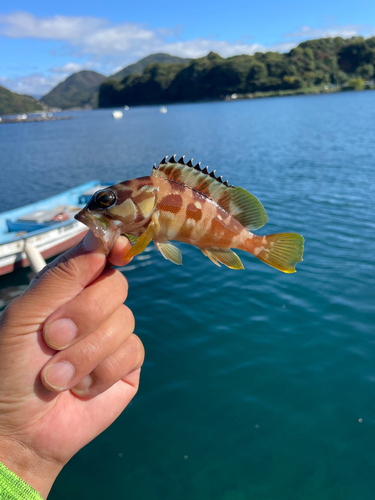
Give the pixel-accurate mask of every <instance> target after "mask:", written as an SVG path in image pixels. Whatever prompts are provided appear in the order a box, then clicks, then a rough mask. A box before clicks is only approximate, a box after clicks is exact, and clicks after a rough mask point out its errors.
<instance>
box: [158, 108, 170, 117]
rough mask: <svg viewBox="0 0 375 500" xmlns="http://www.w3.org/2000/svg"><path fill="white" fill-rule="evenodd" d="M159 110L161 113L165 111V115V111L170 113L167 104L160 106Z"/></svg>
mask: <svg viewBox="0 0 375 500" xmlns="http://www.w3.org/2000/svg"><path fill="white" fill-rule="evenodd" d="M159 111H160V113H163V115H164V114H165V113H168V110H167V108H166V107H165V106H160V108H159Z"/></svg>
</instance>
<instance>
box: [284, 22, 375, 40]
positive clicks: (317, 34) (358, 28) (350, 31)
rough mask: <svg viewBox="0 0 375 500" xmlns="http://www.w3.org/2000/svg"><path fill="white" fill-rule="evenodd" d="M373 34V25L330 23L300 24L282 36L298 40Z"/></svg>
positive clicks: (374, 29)
mask: <svg viewBox="0 0 375 500" xmlns="http://www.w3.org/2000/svg"><path fill="white" fill-rule="evenodd" d="M372 35H375V26H369V25H365V24H347V25H345V26H339V25H338V24H332V25H330V26H326V27H324V28H312V27H311V26H301V27H300V28H299V29H298V30H297V31H294V32H293V33H287V34H285V35H284V38H294V39H298V40H308V39H312V38H323V37H336V36H341V37H342V38H350V37H352V36H364V37H368V36H372Z"/></svg>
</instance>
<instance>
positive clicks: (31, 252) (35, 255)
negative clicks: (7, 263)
mask: <svg viewBox="0 0 375 500" xmlns="http://www.w3.org/2000/svg"><path fill="white" fill-rule="evenodd" d="M24 250H25V254H26V255H27V258H28V259H29V262H30V267H31V269H32V270H33V271H34V273H39V271H41V270H42V269H43V267H45V266H46V265H47V263H46V261H45V260H44V259H43V256H42V254H41V253H40V252H39V250H38V249H37V248H35V247H34V246H33V245H31V243H28V242H27V241H25V249H24Z"/></svg>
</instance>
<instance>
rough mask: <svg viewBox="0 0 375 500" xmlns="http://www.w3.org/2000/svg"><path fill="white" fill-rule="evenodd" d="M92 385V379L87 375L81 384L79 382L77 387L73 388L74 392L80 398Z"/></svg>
mask: <svg viewBox="0 0 375 500" xmlns="http://www.w3.org/2000/svg"><path fill="white" fill-rule="evenodd" d="M91 384H92V378H91V377H90V375H86V377H85V378H83V379H82V380H81V381H80V382H78V384H77V385H75V386H74V387H73V389H72V391H73V392H74V393H75V394H78V396H80V395H82V394H84V393H85V392H87V390H88V389H89V388H90V386H91Z"/></svg>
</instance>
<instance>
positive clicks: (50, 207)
mask: <svg viewBox="0 0 375 500" xmlns="http://www.w3.org/2000/svg"><path fill="white" fill-rule="evenodd" d="M115 183H116V181H113V182H112V181H111V182H102V181H99V180H92V181H89V182H86V183H85V184H81V185H80V186H77V187H75V188H72V189H69V190H68V191H64V192H63V193H60V194H57V195H55V196H51V197H50V198H47V199H45V200H41V201H37V202H35V203H31V204H30V205H25V206H23V207H20V208H15V209H13V210H8V211H6V212H3V213H0V275H3V274H6V273H10V272H12V271H14V270H15V269H17V268H20V267H29V266H31V268H32V270H33V271H34V272H38V271H39V270H40V269H42V268H43V267H44V265H45V260H44V259H48V258H50V257H54V256H55V255H58V254H59V253H62V252H65V250H68V249H69V248H71V247H72V246H74V245H76V244H77V243H78V242H79V241H80V240H81V239H82V238H83V236H84V234H86V232H87V231H88V229H87V227H86V226H85V225H84V224H82V223H81V222H78V221H77V220H75V219H74V215H75V214H76V213H77V212H78V211H79V210H81V209H82V208H83V207H84V206H85V205H86V203H87V202H88V201H89V200H90V198H91V196H92V195H93V194H94V193H95V192H96V191H98V190H99V189H102V188H104V187H106V186H110V185H112V184H115Z"/></svg>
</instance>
